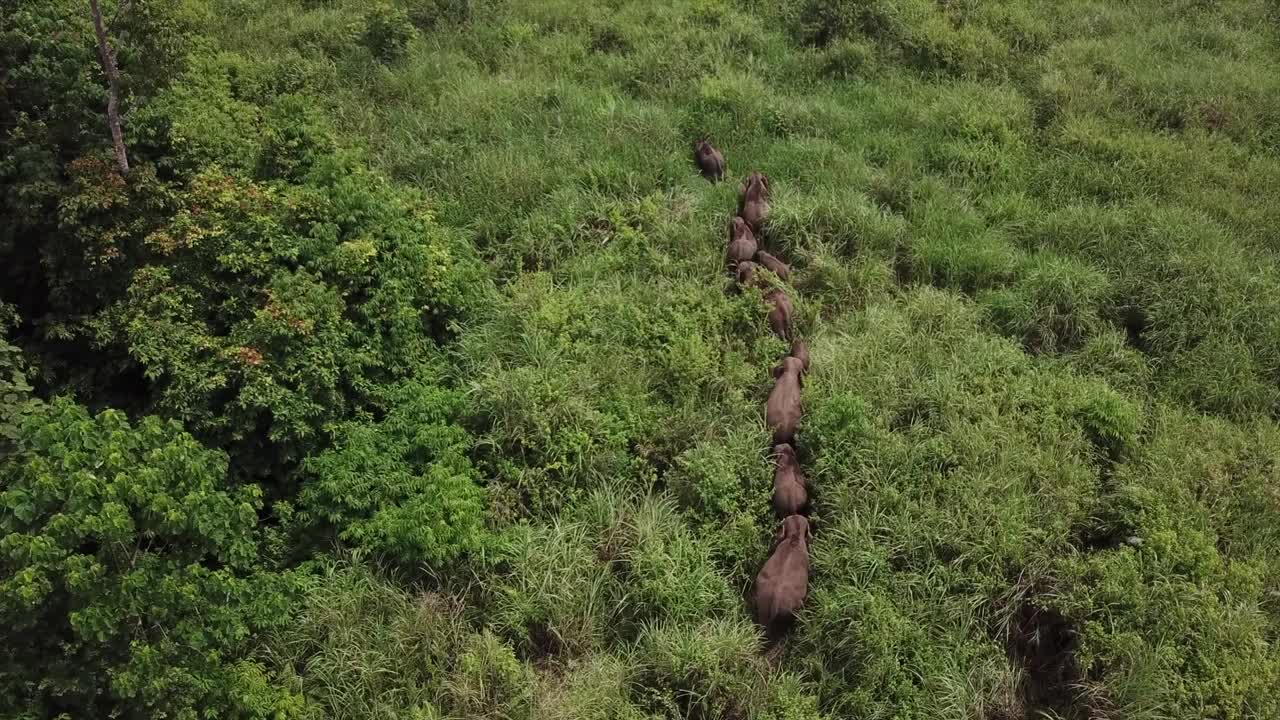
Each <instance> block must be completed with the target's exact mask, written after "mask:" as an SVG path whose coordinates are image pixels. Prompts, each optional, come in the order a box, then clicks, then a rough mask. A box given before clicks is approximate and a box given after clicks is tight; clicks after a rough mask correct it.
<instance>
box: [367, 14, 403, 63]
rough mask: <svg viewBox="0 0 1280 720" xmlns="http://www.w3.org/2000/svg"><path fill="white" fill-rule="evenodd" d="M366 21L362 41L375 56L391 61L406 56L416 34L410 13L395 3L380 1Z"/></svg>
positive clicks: (385, 61) (384, 60)
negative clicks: (389, 3) (410, 19)
mask: <svg viewBox="0 0 1280 720" xmlns="http://www.w3.org/2000/svg"><path fill="white" fill-rule="evenodd" d="M365 23H366V25H365V30H364V36H363V37H362V38H361V42H363V43H364V46H365V47H366V48H368V49H369V52H370V53H372V54H373V56H374V57H375V58H377V59H378V60H379V61H381V62H384V63H391V62H395V61H397V60H399V59H401V58H403V57H404V55H405V53H406V52H407V51H408V48H409V41H410V40H412V39H413V36H414V34H415V33H414V28H413V24H412V23H411V22H410V21H409V13H407V12H405V11H404V10H403V9H401V8H398V7H395V6H394V5H388V4H385V3H378V4H375V5H374V6H373V7H372V8H371V9H370V10H369V13H368V15H366V16H365Z"/></svg>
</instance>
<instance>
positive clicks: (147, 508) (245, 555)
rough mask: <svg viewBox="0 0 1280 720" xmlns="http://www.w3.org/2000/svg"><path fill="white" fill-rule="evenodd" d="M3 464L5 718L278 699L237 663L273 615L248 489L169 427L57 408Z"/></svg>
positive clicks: (255, 500) (146, 711)
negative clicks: (229, 483) (228, 484)
mask: <svg viewBox="0 0 1280 720" xmlns="http://www.w3.org/2000/svg"><path fill="white" fill-rule="evenodd" d="M16 446H17V447H16V451H15V452H13V453H12V454H11V455H10V456H9V457H8V458H7V459H6V460H5V461H4V463H3V466H0V467H2V470H0V472H3V476H4V482H3V487H4V491H3V493H2V494H0V507H3V508H4V510H3V514H0V531H3V535H4V539H3V541H0V551H2V552H3V561H2V562H3V569H4V577H5V579H4V581H3V582H2V583H0V614H2V615H3V621H4V626H5V632H4V642H5V645H6V647H8V648H9V653H8V654H7V656H6V661H5V663H4V666H3V685H4V687H5V692H4V693H3V695H4V696H5V698H6V701H5V702H6V703H15V704H11V705H8V706H7V707H6V708H5V710H6V712H17V711H20V710H25V711H29V712H32V713H37V714H40V715H46V714H49V713H57V712H61V711H65V712H70V713H73V714H76V715H81V714H83V716H86V717H96V716H98V715H99V714H101V715H103V716H106V715H108V714H110V715H114V714H116V713H126V714H133V715H137V714H142V715H156V714H166V715H172V716H174V717H188V718H194V717H197V716H198V715H199V714H202V713H204V712H206V711H208V710H210V709H214V711H215V712H228V713H234V712H236V709H237V708H241V709H243V708H244V707H245V705H246V704H248V705H254V706H258V707H268V706H269V707H271V712H272V713H275V712H277V711H279V712H284V711H285V710H286V709H287V708H288V707H289V706H290V705H291V704H292V700H291V699H290V697H289V696H288V695H287V694H286V693H284V692H282V691H281V690H279V689H277V688H275V687H273V686H272V685H271V684H270V683H269V682H266V681H265V678H263V677H262V675H261V670H260V669H257V668H255V666H253V665H250V664H244V663H241V662H239V661H238V658H239V657H241V656H242V654H243V650H244V647H245V643H246V640H247V638H248V637H249V636H250V634H251V633H253V632H254V631H256V630H257V629H260V628H262V627H267V626H270V625H272V624H275V623H279V622H281V621H282V620H284V619H285V617H286V611H287V604H286V598H287V595H286V594H285V590H286V588H285V586H284V585H282V584H281V580H280V579H279V578H275V577H272V576H270V575H267V574H264V573H262V572H260V571H259V570H257V569H256V567H255V561H256V559H257V549H256V543H255V536H254V527H255V525H256V523H257V516H256V511H257V510H258V508H259V507H260V505H261V501H260V500H259V492H258V491H257V488H256V487H253V486H249V487H242V488H238V489H235V490H227V489H225V487H224V482H225V474H226V458H225V456H223V455H221V454H220V453H218V452H215V451H210V450H206V449H204V448H202V447H201V446H200V445H199V444H198V443H196V442H195V440H193V439H192V438H191V436H189V435H187V434H185V433H183V432H182V431H181V430H180V429H179V428H178V427H176V426H175V425H174V424H172V423H165V422H162V421H160V420H157V419H155V418H147V419H146V420H144V421H142V422H141V423H139V424H138V425H137V427H133V426H131V425H130V424H129V422H128V421H127V420H126V419H125V418H124V416H123V415H122V414H121V413H119V412H115V411H107V412H104V413H102V414H101V415H98V416H97V417H92V416H90V415H89V413H88V412H86V411H85V410H84V409H83V408H81V407H79V406H77V405H75V404H73V403H71V402H69V401H66V400H58V401H56V402H54V403H53V404H52V405H50V406H48V408H47V409H46V410H45V411H44V412H40V413H34V414H32V415H30V416H29V417H27V418H25V419H24V420H23V422H22V425H21V429H20V433H19V436H18V439H17V443H16Z"/></svg>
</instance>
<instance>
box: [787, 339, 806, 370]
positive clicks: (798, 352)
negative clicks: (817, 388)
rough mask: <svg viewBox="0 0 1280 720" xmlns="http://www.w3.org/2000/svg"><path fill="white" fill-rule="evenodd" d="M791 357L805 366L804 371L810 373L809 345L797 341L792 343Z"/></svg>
mask: <svg viewBox="0 0 1280 720" xmlns="http://www.w3.org/2000/svg"><path fill="white" fill-rule="evenodd" d="M791 357H793V358H795V359H797V360H799V361H800V362H801V363H803V364H804V371H805V372H809V343H807V342H805V341H803V340H797V341H795V342H793V343H791Z"/></svg>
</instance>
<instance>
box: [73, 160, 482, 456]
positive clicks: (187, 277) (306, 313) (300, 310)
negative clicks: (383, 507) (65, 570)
mask: <svg viewBox="0 0 1280 720" xmlns="http://www.w3.org/2000/svg"><path fill="white" fill-rule="evenodd" d="M147 244H148V247H149V249H150V251H151V252H152V253H153V257H154V258H155V259H154V261H153V262H152V263H151V264H149V265H148V266H146V267H143V268H141V269H140V270H138V271H137V272H136V273H135V274H134V276H133V278H132V282H131V283H130V286H129V291H128V294H127V295H126V297H125V298H124V299H123V300H122V301H120V302H119V303H117V304H116V305H114V306H113V307H112V308H110V310H109V312H108V313H106V314H104V315H103V316H102V317H101V318H100V319H98V320H97V321H96V327H97V329H98V332H99V337H100V338H101V339H102V340H104V341H110V342H114V343H118V344H119V345H121V346H123V347H125V348H127V349H128V351H129V354H130V355H131V356H132V357H133V358H135V359H136V360H137V362H138V363H139V364H140V365H141V366H142V367H143V369H144V370H145V372H146V374H147V376H148V377H149V378H150V379H151V380H152V381H153V383H154V386H155V392H156V396H157V404H158V405H159V407H160V408H161V409H162V410H163V411H165V412H167V413H169V414H171V415H173V416H176V417H180V418H183V419H184V420H186V421H187V422H188V423H190V424H191V426H192V427H193V428H194V429H195V430H197V431H198V432H199V433H200V434H201V435H202V436H204V437H207V438H209V439H211V440H212V441H213V442H215V443H218V444H220V445H225V444H236V445H237V447H239V448H240V451H239V452H237V457H236V459H237V464H240V465H242V466H243V467H246V468H249V469H251V470H252V471H263V470H264V469H265V467H267V466H270V465H272V464H274V463H286V464H288V463H292V462H294V461H296V460H297V459H299V458H300V457H301V456H302V455H303V454H306V453H307V452H308V451H309V450H311V449H313V448H317V447H319V446H320V445H321V444H322V442H323V439H322V437H321V435H320V431H321V429H322V428H323V427H324V426H325V425H326V424H327V423H333V422H340V421H342V420H345V419H347V418H349V417H351V415H352V414H353V413H354V412H356V410H357V409H359V408H362V407H365V406H366V403H367V402H368V401H369V399H370V394H371V393H372V391H373V390H374V388H375V387H377V386H379V385H385V384H389V383H393V382H395V381H396V380H398V379H402V378H405V377H408V376H409V375H410V374H411V372H412V370H413V368H415V367H417V366H418V364H419V363H421V362H422V360H423V358H429V357H430V356H431V355H432V353H434V352H435V348H436V343H437V342H439V341H442V340H444V339H445V338H446V337H447V336H448V334H449V331H448V327H449V325H450V323H451V322H453V321H454V320H456V319H458V318H459V317H460V316H461V312H462V309H463V306H464V305H466V304H467V302H468V301H467V300H466V299H465V298H466V296H468V295H470V294H471V293H474V292H476V291H477V290H478V289H479V285H478V284H477V283H475V282H472V281H473V280H474V279H475V276H474V275H472V274H471V273H472V272H473V271H474V266H472V265H470V264H469V262H468V259H467V257H466V252H465V249H464V248H462V247H460V246H459V245H458V244H456V243H455V241H454V239H453V238H452V237H451V236H449V235H448V234H447V233H445V232H444V231H442V230H440V229H439V228H437V227H436V226H435V225H434V223H433V221H432V219H431V216H430V215H429V214H428V213H427V212H426V211H425V210H423V209H422V208H421V207H420V206H418V205H417V204H416V203H415V201H414V200H413V198H412V197H411V196H408V195H404V194H402V193H400V192H397V191H394V190H391V189H390V188H389V187H387V185H386V184H385V182H384V181H383V180H381V179H380V178H378V177H377V176H375V175H372V174H368V173H366V172H362V171H360V170H358V169H357V168H355V167H353V166H352V165H351V163H350V161H349V159H343V158H341V156H339V157H329V158H325V159H324V160H323V161H321V162H320V163H319V164H318V165H317V166H316V167H314V168H312V169H311V171H310V172H309V173H308V176H307V184H306V185H303V186H282V185H269V184H260V183H255V182H252V181H246V180H243V179H239V178H237V177H235V176H231V175H227V174H225V173H223V172H220V171H217V170H209V171H205V172H203V173H201V174H200V175H199V176H198V177H197V178H195V179H194V181H193V182H192V184H191V186H190V188H189V190H188V192H187V194H186V195H185V196H184V201H183V206H182V208H181V209H180V210H179V211H178V212H177V213H176V214H175V216H174V217H173V219H172V220H171V221H170V222H169V223H168V224H167V225H166V226H165V227H163V228H161V229H160V230H158V231H156V232H155V233H152V234H151V235H150V236H149V237H148V238H147ZM264 441H267V442H266V443H264ZM254 466H256V467H254Z"/></svg>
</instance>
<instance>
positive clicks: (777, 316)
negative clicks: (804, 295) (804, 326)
mask: <svg viewBox="0 0 1280 720" xmlns="http://www.w3.org/2000/svg"><path fill="white" fill-rule="evenodd" d="M764 301H765V302H767V303H769V304H770V305H772V306H773V309H772V310H770V311H769V329H770V330H773V334H774V335H777V336H778V337H780V338H782V339H783V340H789V339H791V315H792V313H793V312H794V310H795V308H793V307H792V305H791V298H789V297H787V293H786V292H784V291H782V290H780V289H778V288H774V289H773V290H770V291H769V292H767V293H765V296H764Z"/></svg>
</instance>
